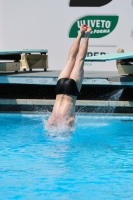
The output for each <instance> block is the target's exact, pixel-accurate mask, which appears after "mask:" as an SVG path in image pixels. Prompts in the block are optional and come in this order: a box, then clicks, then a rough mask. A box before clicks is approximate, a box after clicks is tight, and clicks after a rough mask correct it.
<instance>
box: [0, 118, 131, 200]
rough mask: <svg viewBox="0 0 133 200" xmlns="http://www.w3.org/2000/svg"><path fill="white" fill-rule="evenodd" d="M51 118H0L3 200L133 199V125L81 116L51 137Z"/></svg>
mask: <svg viewBox="0 0 133 200" xmlns="http://www.w3.org/2000/svg"><path fill="white" fill-rule="evenodd" d="M46 119H47V116H45V115H44V116H41V115H19V114H18V115H11V114H8V115H5V114H0V199H1V200H8V199H9V200H12V199H13V200H15V199H24V200H30V199H35V200H74V199H81V200H92V199H94V200H119V199H120V200H122V199H130V200H131V199H133V119H132V118H126V117H122V118H119V117H117V118H115V119H113V118H112V119H111V118H109V117H106V116H103V117H102V116H97V117H94V116H89V115H79V116H78V117H77V122H76V127H75V131H74V133H73V134H72V135H69V134H68V135H67V134H65V135H61V136H60V135H59V134H58V133H57V135H56V136H57V137H52V136H51V135H49V134H48V133H47V131H46V130H45V127H44V124H45V123H44V122H45V120H46Z"/></svg>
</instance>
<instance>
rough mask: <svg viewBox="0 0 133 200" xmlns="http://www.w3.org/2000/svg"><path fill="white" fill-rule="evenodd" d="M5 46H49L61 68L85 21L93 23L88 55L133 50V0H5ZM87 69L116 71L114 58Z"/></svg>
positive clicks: (57, 67) (54, 65) (51, 61)
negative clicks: (119, 49)
mask: <svg viewBox="0 0 133 200" xmlns="http://www.w3.org/2000/svg"><path fill="white" fill-rule="evenodd" d="M3 4H4V14H3V16H4V28H3V33H4V39H3V46H4V49H40V48H42V49H47V50H48V55H49V70H61V69H62V68H63V67H64V65H65V63H66V60H67V56H68V52H69V49H70V47H71V45H72V43H73V42H74V40H75V38H76V37H77V34H78V31H79V28H80V26H81V25H82V24H84V23H85V24H87V25H88V26H91V28H92V33H91V36H90V40H89V46H88V52H87V56H92V55H102V54H108V53H115V52H117V49H118V48H119V47H121V48H124V50H125V51H126V52H130V51H133V45H132V44H133V23H132V19H133V0H127V1H125V0H100V1H98V0H54V1H53V0H32V1H31V0H23V1H18V0H12V1H11V0H4V1H3ZM85 70H90V71H93V70H97V71H103V70H104V71H116V70H117V68H116V64H115V61H111V62H106V63H91V62H90V63H88V62H87V63H85Z"/></svg>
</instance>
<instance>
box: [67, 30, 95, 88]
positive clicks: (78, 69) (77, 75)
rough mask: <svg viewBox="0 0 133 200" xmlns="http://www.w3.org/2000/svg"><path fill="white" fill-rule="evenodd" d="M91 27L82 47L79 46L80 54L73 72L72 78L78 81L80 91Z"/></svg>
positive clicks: (86, 32) (86, 33)
mask: <svg viewBox="0 0 133 200" xmlns="http://www.w3.org/2000/svg"><path fill="white" fill-rule="evenodd" d="M90 32H91V28H90V27H87V31H85V37H84V40H83V42H82V45H81V47H80V48H79V52H78V56H77V59H76V62H75V65H74V68H73V70H72V72H71V75H70V78H72V79H74V80H75V81H76V83H77V87H78V90H79V91H80V89H81V85H82V81H83V75H84V69H83V66H84V59H85V56H86V53H87V49H88V41H89V36H90Z"/></svg>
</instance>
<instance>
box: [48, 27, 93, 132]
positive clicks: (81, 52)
mask: <svg viewBox="0 0 133 200" xmlns="http://www.w3.org/2000/svg"><path fill="white" fill-rule="evenodd" d="M90 33H91V28H90V27H89V26H87V25H85V24H83V25H82V26H81V27H80V31H79V33H78V36H77V38H76V40H75V41H74V43H73V45H72V47H71V49H70V51H69V55H68V60H67V63H66V65H65V67H64V68H63V70H62V71H61V73H60V75H59V77H58V81H57V85H56V88H55V91H56V100H55V104H54V107H53V111H52V114H51V116H50V117H49V119H48V128H52V127H56V126H61V125H67V126H68V128H69V129H70V130H71V129H72V128H73V126H74V121H75V104H76V99H77V96H78V94H79V92H80V89H81V86H82V81H83V75H84V69H83V66H84V59H85V56H86V53H87V49H88V41H89V36H90ZM82 36H84V39H83V42H82V45H81V46H80V41H81V38H82ZM77 54H78V55H77Z"/></svg>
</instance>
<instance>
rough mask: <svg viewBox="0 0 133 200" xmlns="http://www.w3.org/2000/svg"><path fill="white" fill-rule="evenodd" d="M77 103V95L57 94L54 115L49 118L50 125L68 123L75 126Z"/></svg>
mask: <svg viewBox="0 0 133 200" xmlns="http://www.w3.org/2000/svg"><path fill="white" fill-rule="evenodd" d="M75 103H76V97H75V96H68V95H64V94H60V95H57V96H56V101H55V104H54V108H53V111H52V115H51V116H50V118H49V120H48V124H49V126H55V125H61V124H66V125H68V126H69V127H73V125H74V121H75Z"/></svg>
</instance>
